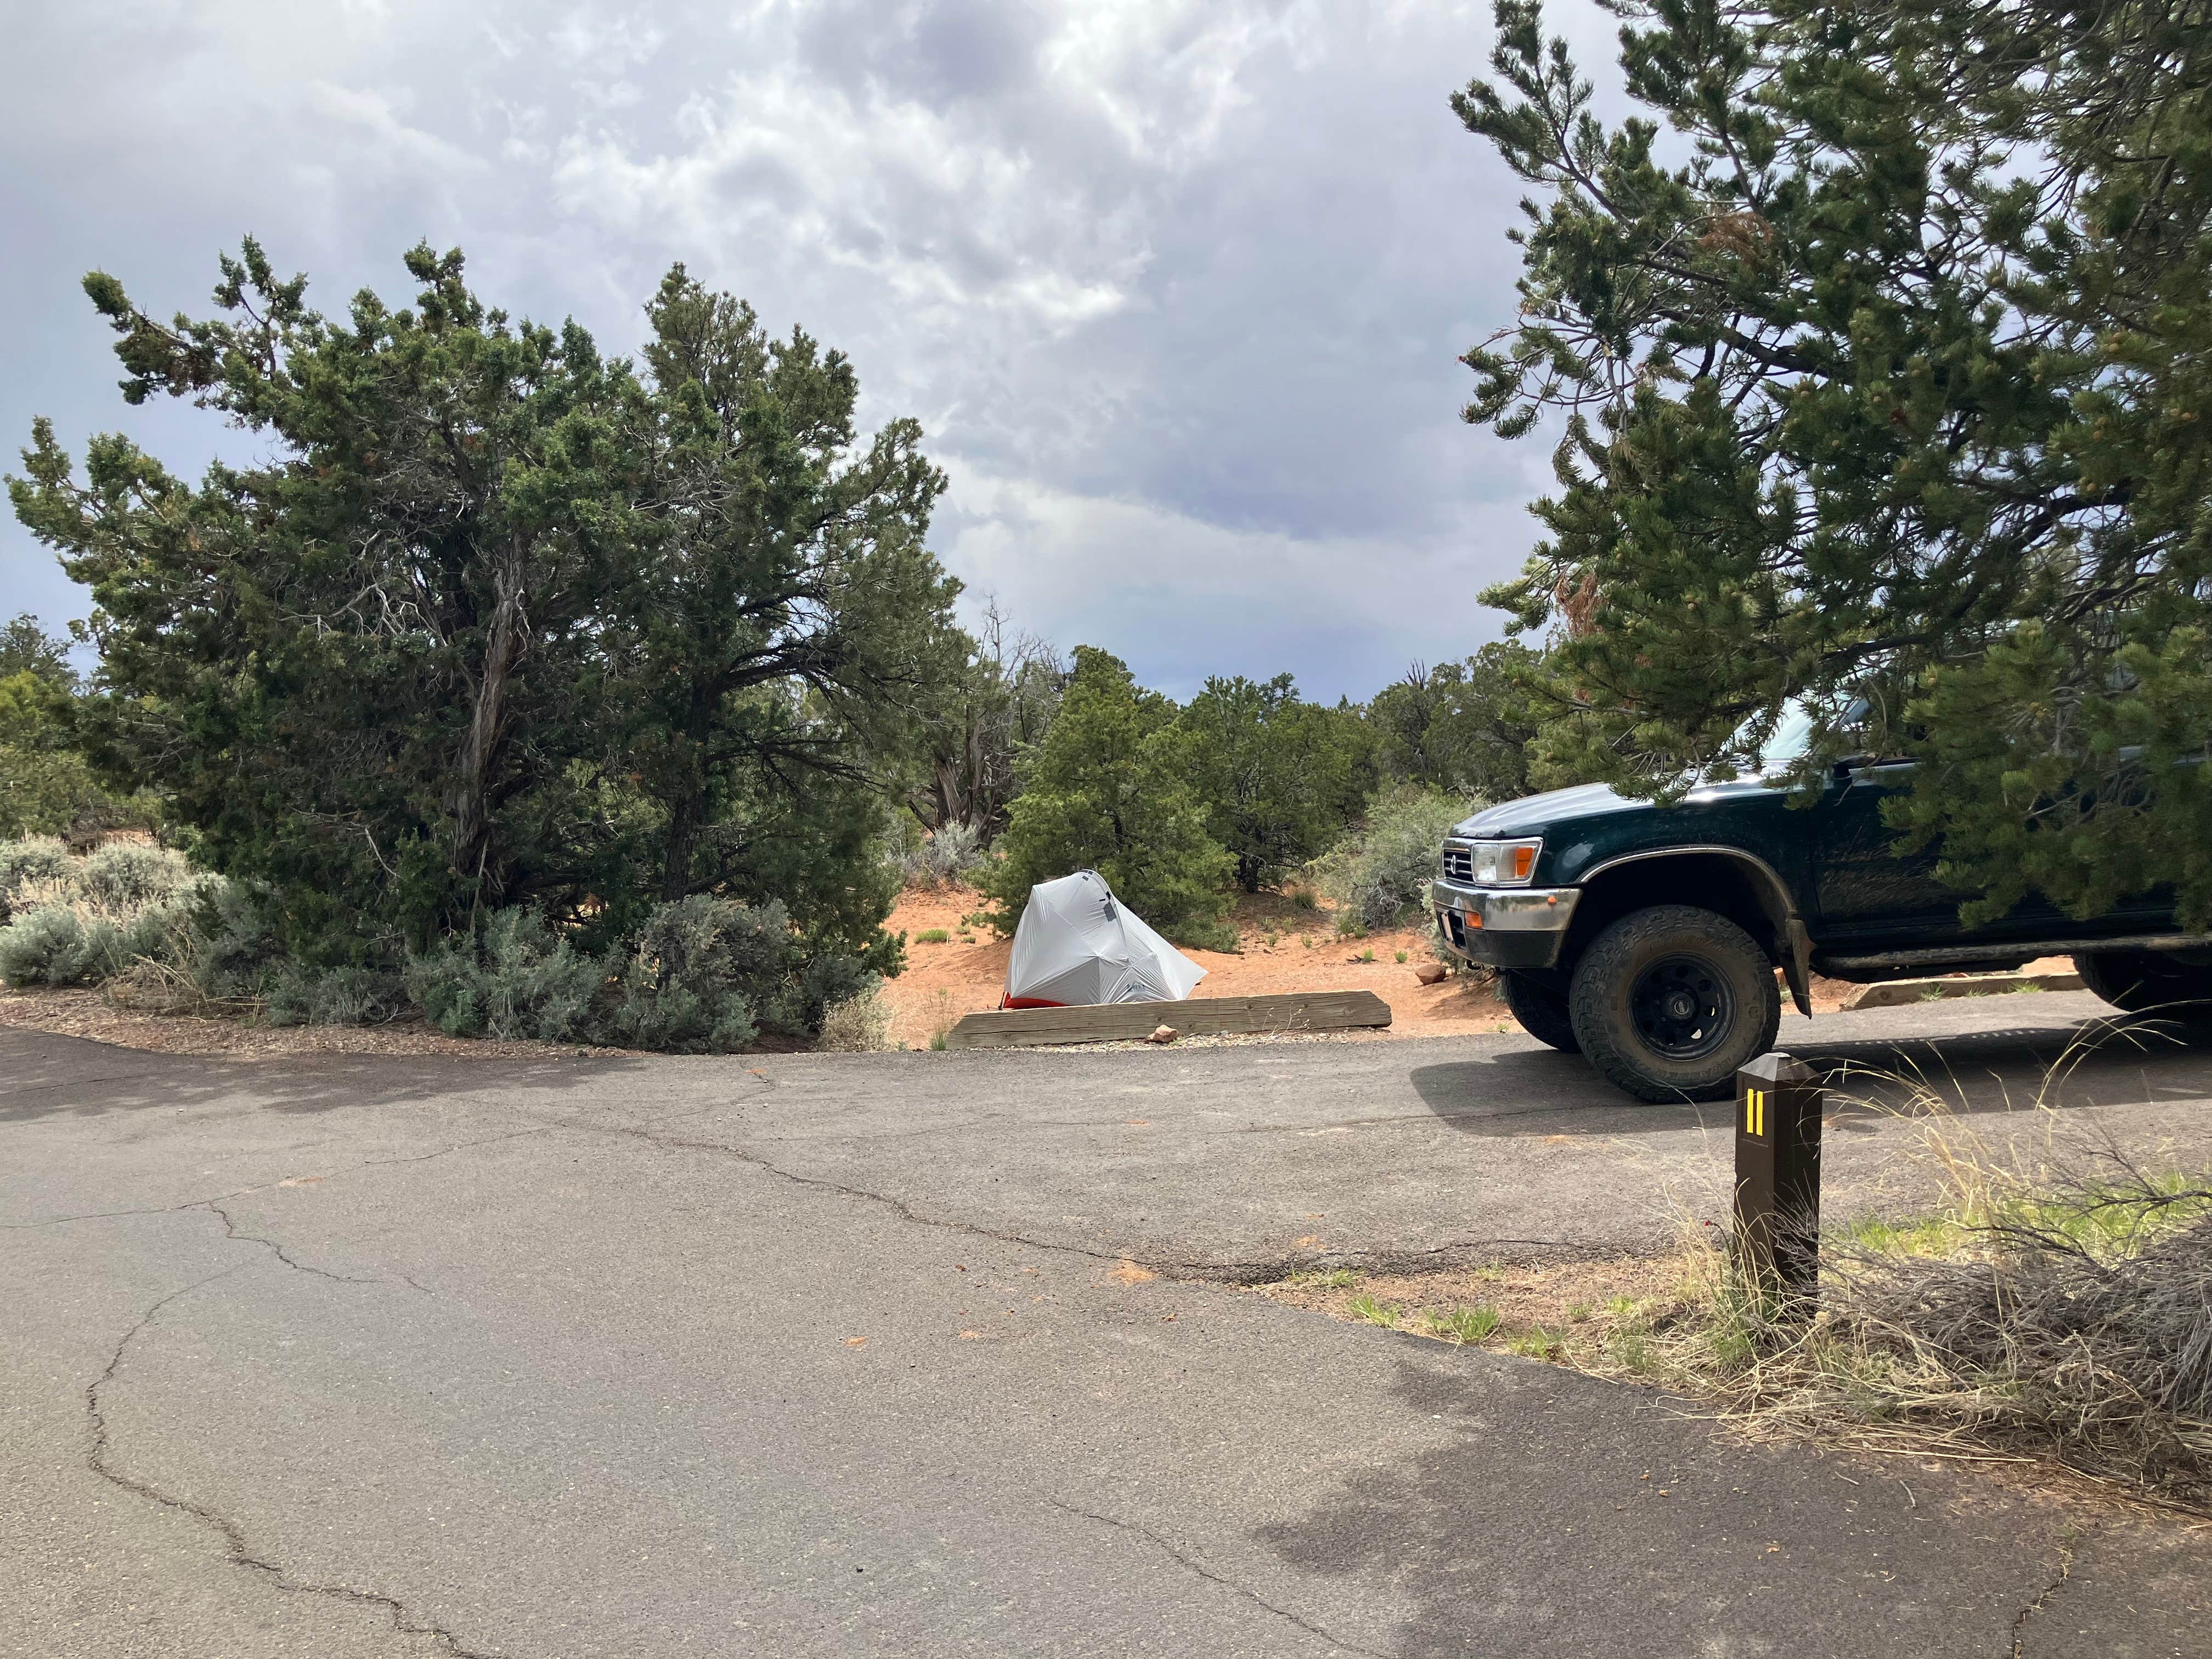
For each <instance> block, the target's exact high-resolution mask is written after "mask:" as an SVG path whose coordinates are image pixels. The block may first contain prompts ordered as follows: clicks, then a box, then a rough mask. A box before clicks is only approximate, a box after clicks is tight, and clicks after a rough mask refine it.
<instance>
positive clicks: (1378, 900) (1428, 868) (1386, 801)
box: [1314, 784, 1479, 929]
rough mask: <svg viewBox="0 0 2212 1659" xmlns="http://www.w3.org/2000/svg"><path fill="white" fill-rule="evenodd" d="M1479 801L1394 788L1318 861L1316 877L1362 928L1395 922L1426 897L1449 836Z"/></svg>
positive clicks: (1415, 787)
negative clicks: (1362, 821)
mask: <svg viewBox="0 0 2212 1659" xmlns="http://www.w3.org/2000/svg"><path fill="white" fill-rule="evenodd" d="M1477 805H1479V803H1476V802H1472V801H1469V800H1468V799H1464V798H1463V797H1462V796H1458V795H1451V794H1446V793H1443V791H1442V790H1437V789H1426V788H1423V787H1419V786H1418V785H1412V784H1408V785H1403V786H1401V787H1398V788H1396V789H1393V790H1390V791H1389V792H1387V793H1384V794H1383V795H1381V796H1378V797H1377V798H1376V801H1375V804H1374V805H1372V806H1371V807H1370V808H1369V809H1368V813H1367V822H1366V823H1364V824H1363V825H1362V826H1361V827H1360V828H1359V829H1357V830H1355V831H1354V832H1353V833H1352V834H1351V835H1349V836H1346V837H1345V838H1344V839H1343V840H1342V841H1341V842H1338V843H1337V845H1336V846H1335V847H1334V848H1332V849H1331V850H1330V851H1329V852H1328V854H1325V855H1324V856H1323V857H1322V858H1321V859H1319V860H1316V863H1315V866H1314V873H1315V876H1316V878H1317V879H1318V880H1319V881H1320V882H1321V883H1322V886H1323V887H1324V888H1326V889H1327V890H1328V893H1329V895H1330V896H1331V897H1333V898H1334V899H1336V900H1337V901H1338V902H1340V903H1341V904H1342V905H1343V906H1344V907H1345V910H1346V915H1349V916H1350V917H1351V918H1352V920H1353V921H1355V922H1356V923H1357V924H1358V926H1359V927H1365V928H1369V929H1375V928H1384V927H1390V926H1391V925H1393V924H1394V923H1395V922H1396V921H1398V920H1399V919H1400V918H1401V917H1402V916H1403V915H1405V914H1406V912H1407V910H1409V909H1411V908H1413V906H1415V905H1416V904H1419V902H1421V900H1422V898H1423V896H1424V895H1425V893H1426V891H1427V890H1428V884H1429V883H1430V882H1431V880H1432V879H1434V878H1435V876H1436V874H1437V860H1438V858H1439V856H1440V855H1441V854H1442V853H1443V843H1444V837H1445V836H1447V835H1449V834H1450V833H1451V830H1452V829H1453V827H1454V826H1455V824H1457V823H1459V821H1460V820H1461V819H1462V818H1463V817H1466V816H1467V815H1468V813H1469V812H1472V811H1475V810H1476V807H1477Z"/></svg>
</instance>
